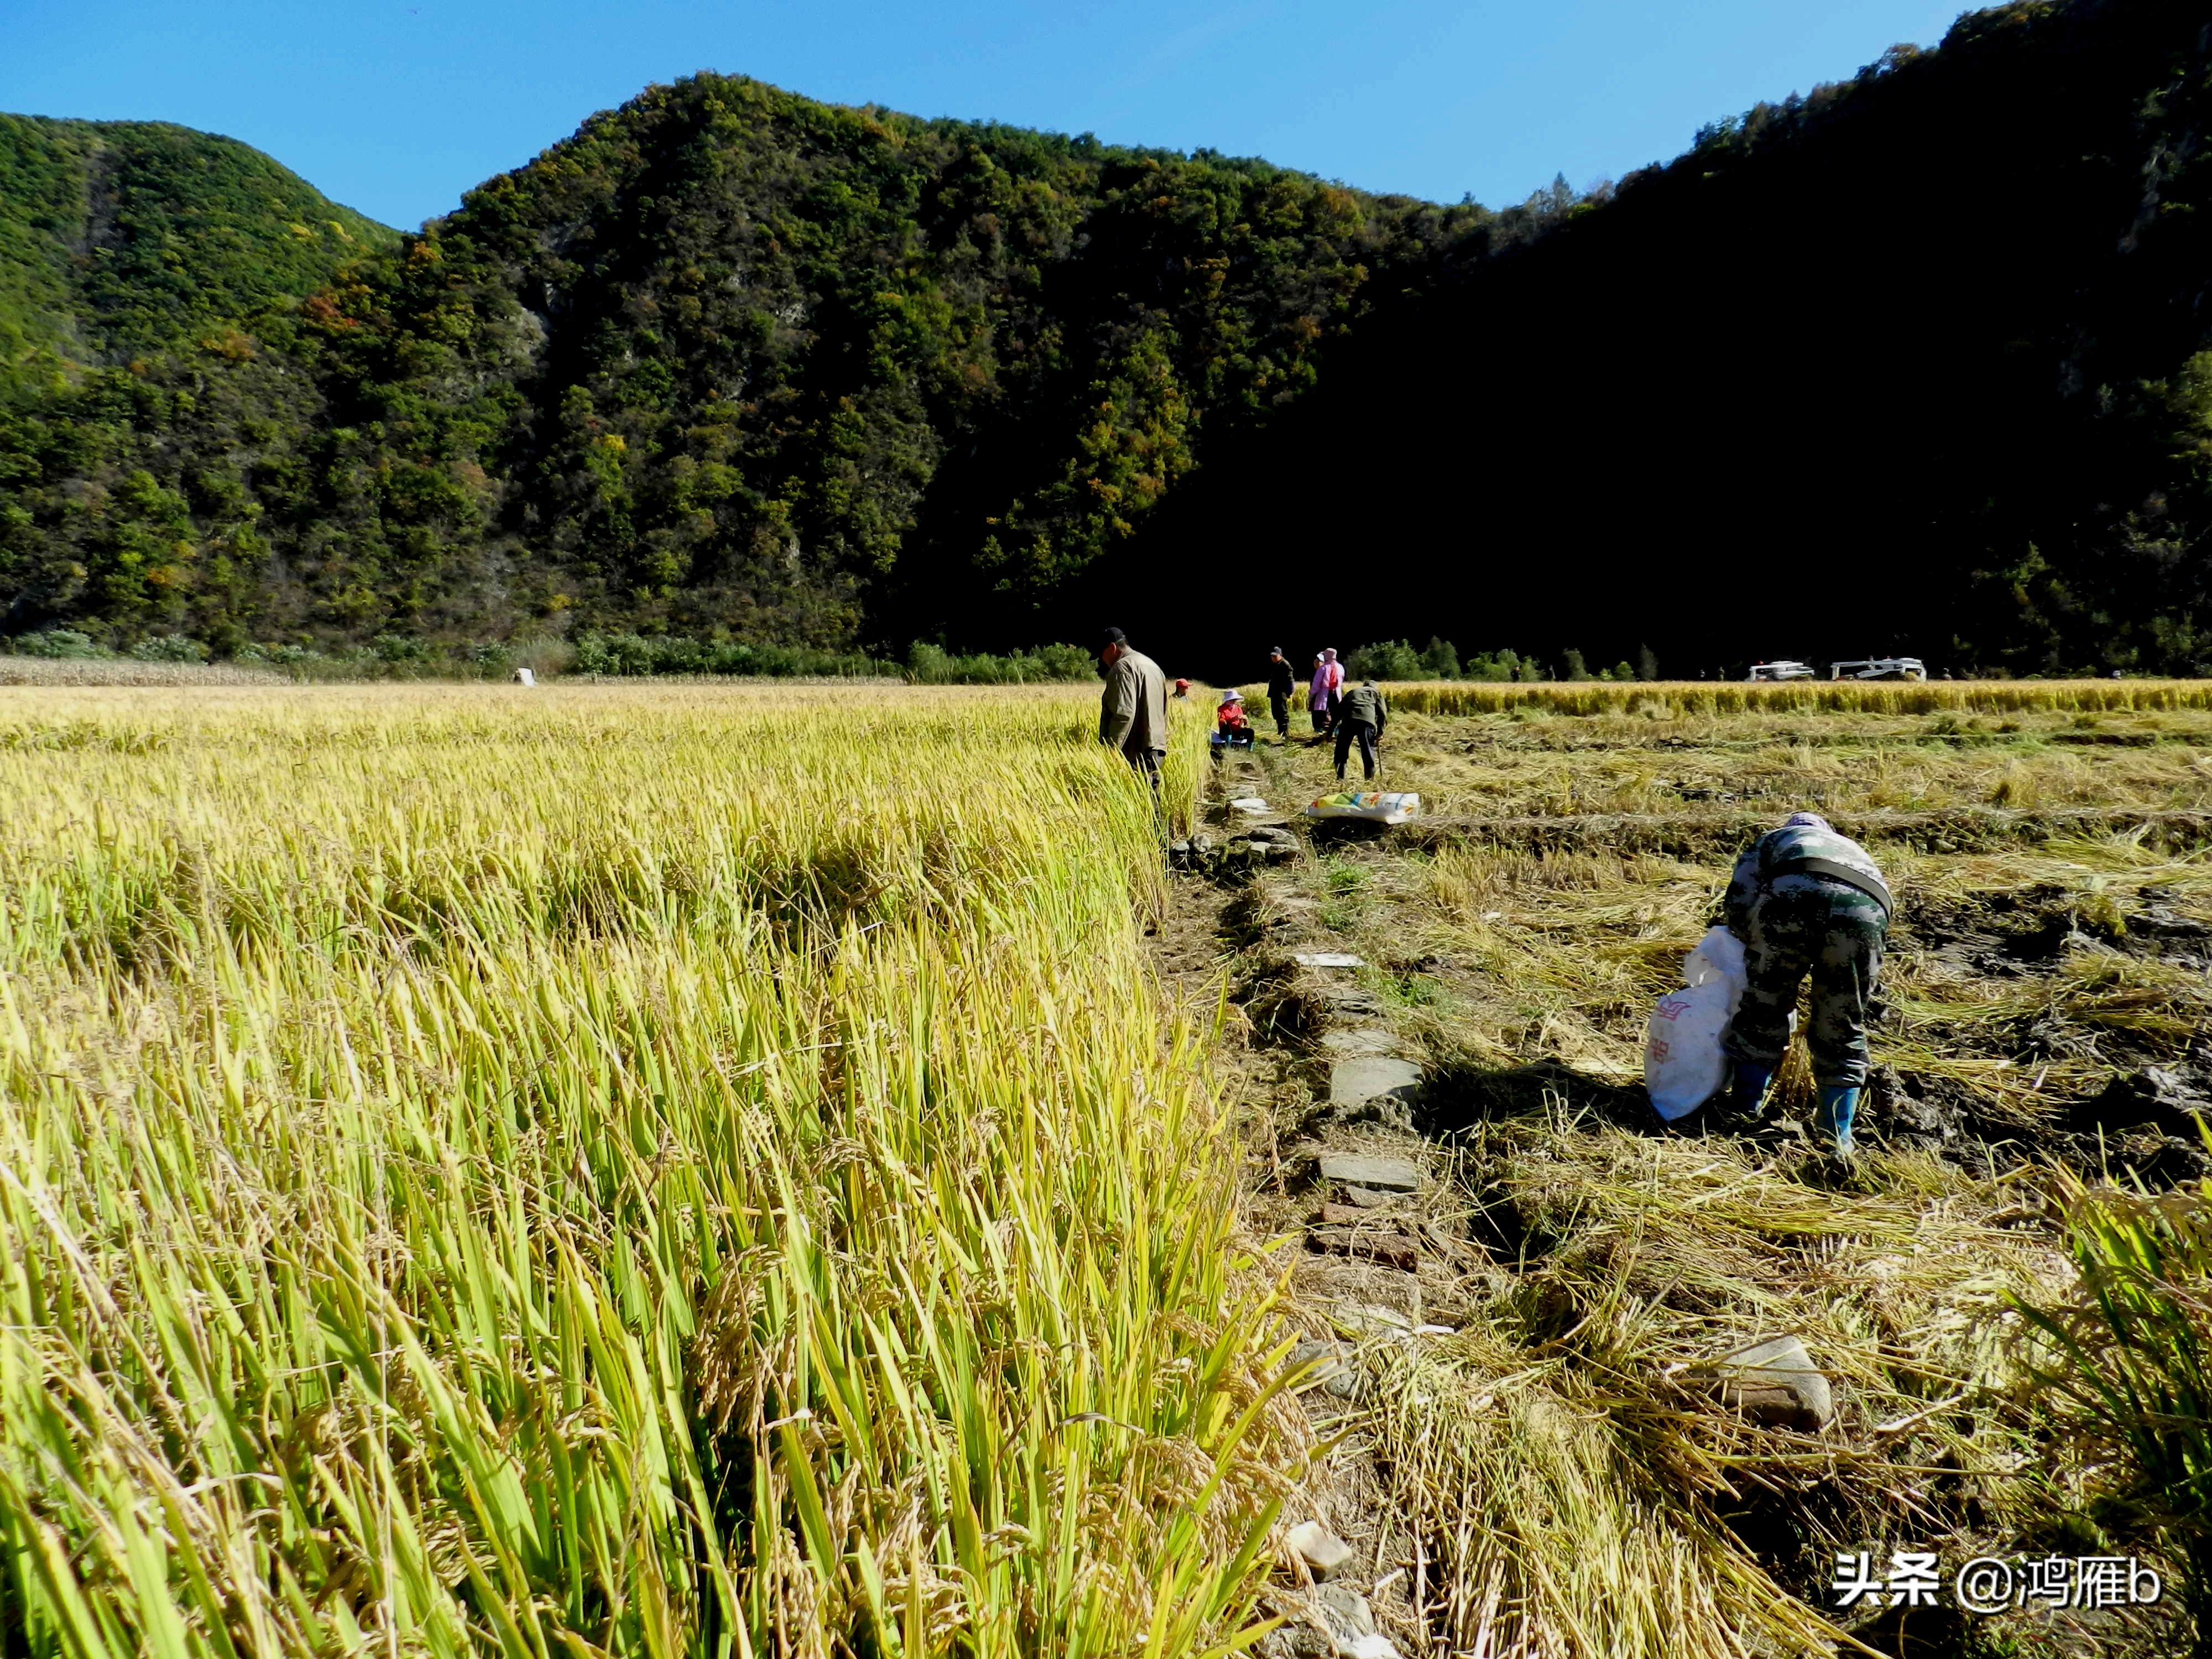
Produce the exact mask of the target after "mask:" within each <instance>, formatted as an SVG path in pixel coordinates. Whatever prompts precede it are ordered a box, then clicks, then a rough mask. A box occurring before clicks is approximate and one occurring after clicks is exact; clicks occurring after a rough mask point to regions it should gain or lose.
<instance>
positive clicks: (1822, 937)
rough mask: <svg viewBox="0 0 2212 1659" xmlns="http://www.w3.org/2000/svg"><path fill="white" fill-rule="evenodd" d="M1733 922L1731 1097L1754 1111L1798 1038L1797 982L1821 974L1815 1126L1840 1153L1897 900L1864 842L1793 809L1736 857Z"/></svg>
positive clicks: (1742, 1111)
mask: <svg viewBox="0 0 2212 1659" xmlns="http://www.w3.org/2000/svg"><path fill="white" fill-rule="evenodd" d="M1725 908H1726V915H1727V921H1728V928H1729V932H1730V933H1734V934H1735V936H1736V937H1737V938H1738V939H1741V940H1742V941H1743V947H1744V948H1743V959H1744V978H1745V983H1744V991H1743V1000H1742V1001H1741V1003H1739V1004H1738V1005H1737V1007H1736V1012H1735V1019H1734V1021H1733V1022H1731V1024H1729V1035H1728V1042H1727V1048H1728V1051H1729V1054H1730V1055H1731V1056H1732V1057H1733V1058H1734V1060H1735V1097H1734V1100H1733V1102H1732V1105H1733V1108H1734V1109H1735V1112H1736V1113H1737V1114H1739V1115H1741V1116H1744V1117H1747V1118H1749V1117H1756V1116H1757V1115H1759V1111H1760V1110H1761V1109H1763V1108H1764V1107H1765V1104H1766V1098H1767V1096H1768V1094H1769V1093H1770V1092H1771V1091H1772V1089H1773V1086H1774V1073H1776V1071H1777V1070H1778V1069H1779V1067H1780V1066H1781V1064H1782V1056H1783V1054H1784V1052H1785V1051H1786V1050H1787V1049H1788V1048H1789V1045H1790V1023H1791V1018H1792V1017H1793V1015H1794V1014H1795V1013H1796V1007H1797V991H1798V987H1800V986H1802V984H1804V982H1805V981H1806V978H1807V976H1808V975H1810V976H1811V979H1812V981H1813V998H1812V1001H1813V1018H1812V1023H1811V1024H1810V1025H1809V1026H1808V1027H1807V1029H1806V1032H1805V1044H1806V1047H1807V1048H1808V1049H1810V1050H1811V1052H1812V1055H1813V1077H1814V1081H1815V1082H1816V1083H1818V1084H1819V1085H1820V1106H1819V1108H1818V1109H1817V1110H1816V1111H1815V1113H1814V1127H1816V1128H1818V1129H1819V1130H1820V1131H1821V1132H1822V1133H1825V1134H1826V1136H1827V1137H1828V1139H1829V1144H1830V1146H1832V1148H1833V1149H1834V1151H1835V1153H1836V1156H1837V1157H1838V1158H1850V1156H1851V1153H1852V1150H1853V1143H1852V1139H1851V1121H1852V1120H1853V1119H1854V1118H1855V1117H1856V1116H1857V1114H1858V1108H1859V1100H1860V1097H1861V1096H1862V1095H1863V1093H1864V1091H1865V1089H1866V1080H1867V1071H1868V1057H1867V1040H1866V1021H1867V1011H1868V1007H1869V1004H1870V1003H1871V1002H1872V1001H1873V1000H1874V995H1875V990H1876V989H1877V988H1878V987H1879V985H1880V982H1881V953H1882V946H1883V945H1884V943H1885V942H1886V941H1887V939H1888V936H1889V920H1890V917H1891V915H1893V914H1894V912H1895V910H1896V908H1897V906H1896V901H1895V900H1893V898H1892V897H1891V896H1890V892H1889V888H1888V886H1887V884H1886V883H1885V882H1884V881H1883V880H1882V875H1881V869H1880V867H1879V866H1876V865H1875V861H1874V860H1873V859H1872V858H1871V857H1869V855H1868V854H1867V850H1866V848H1863V847H1862V846H1860V845H1859V844H1858V842H1855V841H1853V840H1851V839H1850V837H1849V836H1842V835H1838V833H1837V832H1836V829H1835V828H1834V826H1833V825H1832V824H1831V823H1829V822H1828V821H1827V819H1826V818H1824V817H1821V816H1820V814H1819V813H1817V812H1796V813H1793V814H1792V815H1791V816H1790V818H1789V819H1788V820H1787V821H1786V822H1784V823H1783V825H1782V827H1781V828H1780V829H1770V830H1768V831H1767V832H1766V833H1765V835H1763V836H1760V837H1759V839H1758V840H1757V841H1756V842H1753V844H1752V846H1751V848H1750V849H1749V850H1748V851H1747V852H1746V853H1745V854H1744V855H1743V856H1742V857H1741V858H1740V859H1738V860H1736V866H1735V874H1734V876H1733V877H1732V878H1730V880H1729V890H1728V898H1727V900H1726V906H1725Z"/></svg>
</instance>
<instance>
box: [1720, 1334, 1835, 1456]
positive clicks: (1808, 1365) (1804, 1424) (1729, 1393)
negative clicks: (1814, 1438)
mask: <svg viewBox="0 0 2212 1659" xmlns="http://www.w3.org/2000/svg"><path fill="white" fill-rule="evenodd" d="M1699 1370H1700V1372H1701V1373H1702V1374H1703V1375H1705V1376H1707V1377H1709V1378H1711V1380H1713V1381H1715V1382H1717V1383H1718V1384H1719V1385H1720V1394H1721V1401H1722V1403H1723V1404H1724V1405H1726V1406H1728V1407H1731V1408H1732V1409H1734V1410H1736V1411H1739V1412H1741V1413H1743V1414H1744V1415H1745V1416H1746V1417H1748V1418H1750V1419H1752V1420H1753V1422H1755V1423H1771V1424H1774V1425H1778V1426H1779V1427H1782V1428H1789V1429H1801V1430H1803V1431H1807V1432H1808V1433H1811V1432H1817V1431H1820V1430H1821V1429H1824V1428H1826V1427H1827V1426H1828V1425H1829V1424H1830V1423H1832V1422H1833V1421H1834V1420H1835V1416H1836V1404H1835V1398H1834V1396H1833V1395H1832V1393H1831V1392H1830V1390H1829V1388H1828V1379H1827V1378H1826V1376H1823V1375H1821V1373H1820V1368H1819V1367H1818V1366H1816V1365H1815V1364H1814V1363H1813V1357H1812V1355H1810V1354H1808V1353H1807V1352H1805V1345H1804V1344H1803V1343H1802V1342H1801V1341H1799V1340H1797V1339H1796V1337H1794V1336H1778V1337H1776V1338H1774V1339H1773V1340H1771V1341H1768V1342H1760V1343H1758V1344H1755V1345H1754V1346H1751V1347H1748V1348H1740V1349H1738V1350H1737V1351H1736V1352H1734V1353H1731V1354H1723V1356H1722V1357H1721V1358H1718V1359H1717V1360H1715V1361H1713V1362H1712V1363H1711V1364H1710V1365H1708V1366H1701V1367H1699Z"/></svg>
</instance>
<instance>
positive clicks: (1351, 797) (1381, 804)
mask: <svg viewBox="0 0 2212 1659" xmlns="http://www.w3.org/2000/svg"><path fill="white" fill-rule="evenodd" d="M1420 810H1421V798H1420V797H1419V795H1417V794H1414V793H1412V792H1411V791H1396V790H1393V791H1391V792H1389V793H1377V792H1376V791H1375V790H1372V789H1362V790H1359V791H1357V792H1356V793H1352V794H1347V795H1323V796H1322V798H1321V799H1319V800H1317V801H1316V802H1315V803H1314V804H1313V805H1310V806H1309V807H1307V808H1306V816H1307V817H1310V818H1364V819H1366V820H1367V822H1369V823H1404V822H1405V821H1406V820H1407V818H1410V817H1413V814H1414V813H1416V812H1418V811H1420Z"/></svg>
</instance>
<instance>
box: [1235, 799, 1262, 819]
mask: <svg viewBox="0 0 2212 1659" xmlns="http://www.w3.org/2000/svg"><path fill="white" fill-rule="evenodd" d="M1229 804H1230V805H1231V806H1232V807H1234V808H1235V809H1236V810H1237V811H1239V812H1249V813H1251V814H1252V816H1253V817H1259V815H1260V814H1261V813H1262V812H1264V811H1267V802H1265V801H1263V800H1261V799H1260V798H1259V797H1258V796H1257V795H1240V796H1238V797H1237V799H1235V800H1232V801H1231V802H1230V803H1229Z"/></svg>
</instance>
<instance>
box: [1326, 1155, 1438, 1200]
mask: <svg viewBox="0 0 2212 1659" xmlns="http://www.w3.org/2000/svg"><path fill="white" fill-rule="evenodd" d="M1321 1178H1322V1180H1323V1181H1340V1182H1343V1183H1344V1184H1345V1185H1346V1186H1347V1187H1366V1188H1371V1189H1372V1190H1374V1191H1376V1192H1381V1193H1411V1192H1418V1191H1419V1190H1420V1185H1421V1172H1420V1170H1418V1169H1416V1168H1414V1166H1413V1164H1409V1163H1407V1161H1406V1160H1405V1159H1404V1158H1376V1157H1372V1156H1370V1155H1368V1154H1365V1153H1355V1152H1324V1153H1323V1154H1322V1159H1321Z"/></svg>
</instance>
